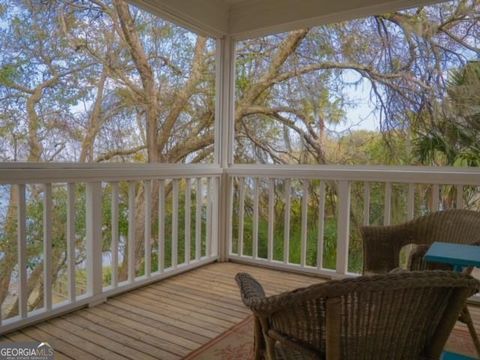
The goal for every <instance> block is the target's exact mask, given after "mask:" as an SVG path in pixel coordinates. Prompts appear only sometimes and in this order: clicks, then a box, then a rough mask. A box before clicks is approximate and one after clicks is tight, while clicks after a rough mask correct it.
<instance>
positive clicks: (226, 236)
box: [215, 36, 235, 261]
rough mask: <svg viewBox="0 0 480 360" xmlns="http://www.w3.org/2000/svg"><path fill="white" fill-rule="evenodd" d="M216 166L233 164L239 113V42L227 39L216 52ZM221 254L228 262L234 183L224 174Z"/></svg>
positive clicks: (219, 235) (221, 194) (220, 203)
mask: <svg viewBox="0 0 480 360" xmlns="http://www.w3.org/2000/svg"><path fill="white" fill-rule="evenodd" d="M215 64H216V89H215V90H216V109H215V163H217V164H218V165H220V166H221V167H222V168H223V169H226V168H228V167H229V166H230V165H232V164H233V146H234V133H235V124H234V112H235V41H234V40H233V38H231V37H229V36H226V37H223V38H221V39H218V40H217V53H216V63H215ZM219 185H220V186H219V187H218V192H219V197H218V201H219V206H218V222H217V224H218V237H217V239H218V255H219V260H220V261H227V260H228V248H229V247H228V243H229V241H230V237H231V219H232V209H231V208H232V206H231V196H230V193H231V186H232V184H231V180H230V179H229V178H228V176H227V175H226V174H223V175H222V177H221V179H220V182H219Z"/></svg>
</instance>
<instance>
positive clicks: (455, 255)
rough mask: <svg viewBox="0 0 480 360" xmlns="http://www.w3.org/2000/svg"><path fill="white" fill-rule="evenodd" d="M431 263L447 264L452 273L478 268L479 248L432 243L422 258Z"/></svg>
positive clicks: (479, 259) (479, 264)
mask: <svg viewBox="0 0 480 360" xmlns="http://www.w3.org/2000/svg"><path fill="white" fill-rule="evenodd" d="M424 259H425V261H428V262H431V263H440V264H449V265H452V266H453V270H454V271H462V270H463V268H464V267H468V266H477V267H480V246H474V245H463V244H451V243H442V242H434V243H433V244H432V246H430V248H429V249H428V251H427V253H426V254H425V256H424Z"/></svg>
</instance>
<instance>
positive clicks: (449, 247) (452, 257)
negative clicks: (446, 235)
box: [424, 242, 480, 360]
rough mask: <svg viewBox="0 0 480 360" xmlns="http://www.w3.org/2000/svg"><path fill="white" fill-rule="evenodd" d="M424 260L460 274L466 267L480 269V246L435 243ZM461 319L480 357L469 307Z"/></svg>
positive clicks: (465, 309) (479, 348) (479, 343)
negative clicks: (449, 267) (442, 265)
mask: <svg viewBox="0 0 480 360" xmlns="http://www.w3.org/2000/svg"><path fill="white" fill-rule="evenodd" d="M424 259H425V261H427V262H431V263H437V264H449V265H452V267H453V270H454V271H459V272H460V271H463V269H464V268H465V267H470V266H476V267H480V246H474V245H463V244H452V243H443V242H434V243H433V244H432V246H430V248H429V249H428V251H427V253H426V254H425V256H424ZM460 318H461V319H462V321H464V322H465V323H466V324H467V326H468V330H469V332H470V335H471V336H472V339H473V343H474V344H475V348H476V349H477V352H478V354H479V355H480V341H479V340H478V336H477V332H476V331H475V327H474V326H473V321H472V318H471V316H470V312H469V311H468V307H467V306H465V308H464V309H463V311H462V315H461V317H460ZM455 356H456V357H455ZM442 359H445V360H447V359H452V360H454V359H468V358H466V357H462V356H461V355H457V354H453V353H445V355H444V357H442Z"/></svg>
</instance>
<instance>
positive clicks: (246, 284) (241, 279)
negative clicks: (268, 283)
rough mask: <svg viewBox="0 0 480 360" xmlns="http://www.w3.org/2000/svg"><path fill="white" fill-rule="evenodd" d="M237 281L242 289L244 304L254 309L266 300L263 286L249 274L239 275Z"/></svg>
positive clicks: (236, 277)
mask: <svg viewBox="0 0 480 360" xmlns="http://www.w3.org/2000/svg"><path fill="white" fill-rule="evenodd" d="M235 281H236V282H237V284H238V287H239V288H240V294H241V296H242V300H243V302H244V304H245V305H246V306H248V307H252V306H254V305H255V304H258V303H260V302H261V301H262V300H264V299H265V291H264V290H263V287H262V285H260V283H259V282H258V281H257V280H255V278H253V276H251V275H250V274H247V273H238V274H237V275H236V276H235Z"/></svg>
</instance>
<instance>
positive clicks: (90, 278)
mask: <svg viewBox="0 0 480 360" xmlns="http://www.w3.org/2000/svg"><path fill="white" fill-rule="evenodd" d="M85 210H86V214H85V215H86V216H85V217H86V230H87V234H86V235H87V240H86V248H87V249H86V250H87V294H88V295H89V296H92V300H91V301H90V304H89V305H90V306H95V305H96V304H98V303H100V302H103V301H104V300H105V299H104V297H102V288H103V277H102V184H101V183H100V182H92V183H87V185H86V209H85Z"/></svg>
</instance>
